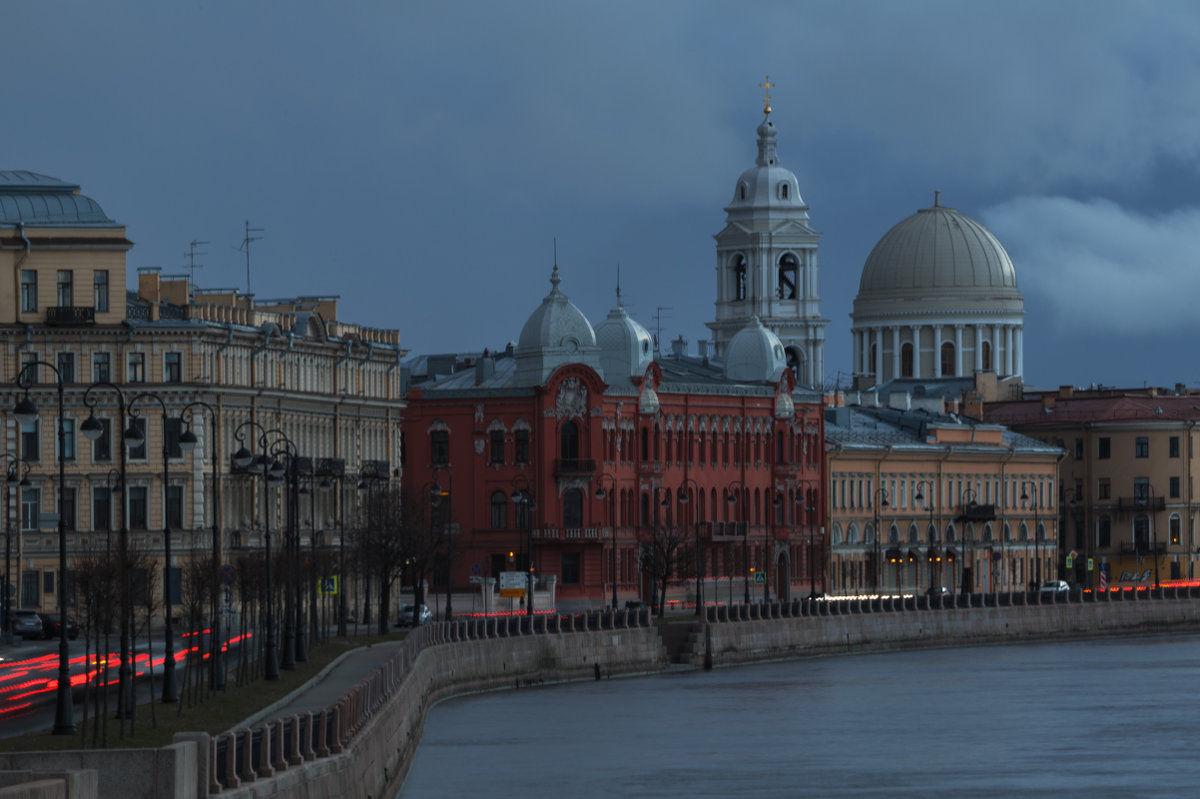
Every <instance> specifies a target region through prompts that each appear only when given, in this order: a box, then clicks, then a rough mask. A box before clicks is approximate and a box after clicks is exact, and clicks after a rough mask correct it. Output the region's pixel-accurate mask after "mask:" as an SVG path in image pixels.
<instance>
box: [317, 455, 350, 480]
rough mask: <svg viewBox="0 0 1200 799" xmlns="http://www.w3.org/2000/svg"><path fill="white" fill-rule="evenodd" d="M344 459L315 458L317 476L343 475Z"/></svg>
mask: <svg viewBox="0 0 1200 799" xmlns="http://www.w3.org/2000/svg"><path fill="white" fill-rule="evenodd" d="M345 476H346V461H345V460H344V459H342V458H317V477H339V478H340V477H345Z"/></svg>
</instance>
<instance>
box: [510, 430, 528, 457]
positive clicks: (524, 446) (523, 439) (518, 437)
mask: <svg viewBox="0 0 1200 799" xmlns="http://www.w3.org/2000/svg"><path fill="white" fill-rule="evenodd" d="M513 459H514V460H516V462H517V463H529V431H528V430H517V431H516V432H515V433H513Z"/></svg>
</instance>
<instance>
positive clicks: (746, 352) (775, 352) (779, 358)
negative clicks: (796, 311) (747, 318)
mask: <svg viewBox="0 0 1200 799" xmlns="http://www.w3.org/2000/svg"><path fill="white" fill-rule="evenodd" d="M785 369H787V354H786V353H784V351H783V342H781V341H780V340H779V336H777V335H775V334H774V333H772V332H771V331H770V330H768V329H767V328H765V327H763V323H762V321H761V320H760V319H759V318H758V317H757V316H756V317H754V319H753V320H752V321H751V322H750V324H748V325H746V326H745V327H743V328H742V329H741V330H739V331H738V332H737V333H736V334H735V335H734V337H733V338H732V339H731V340H730V342H729V349H728V350H727V351H726V355H725V376H726V377H727V378H729V379H730V380H736V381H738V382H742V383H766V382H774V381H776V380H778V379H779V376H780V375H781V374H783V371H784V370H785Z"/></svg>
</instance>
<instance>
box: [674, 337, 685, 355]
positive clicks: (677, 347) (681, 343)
mask: <svg viewBox="0 0 1200 799" xmlns="http://www.w3.org/2000/svg"><path fill="white" fill-rule="evenodd" d="M671 355H673V356H674V357H676V358H682V357H683V356H685V355H687V339H685V338H684V337H683V336H680V337H679V338H677V339H675V340H674V341H672V342H671Z"/></svg>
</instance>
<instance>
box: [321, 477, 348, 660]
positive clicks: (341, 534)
mask: <svg viewBox="0 0 1200 799" xmlns="http://www.w3.org/2000/svg"><path fill="white" fill-rule="evenodd" d="M344 479H345V475H344V474H343V475H338V476H337V481H338V494H337V500H336V501H337V505H338V587H337V590H338V637H340V638H345V637H346V636H347V635H348V632H347V630H346V516H345V511H346V502H345V497H344V496H342V494H343V488H344V485H343V483H342V481H343V480H344ZM332 490H333V481H332V480H330V479H329V478H328V477H325V478H323V479H322V480H321V491H323V492H325V493H329V492H330V491H332Z"/></svg>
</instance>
